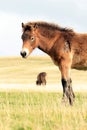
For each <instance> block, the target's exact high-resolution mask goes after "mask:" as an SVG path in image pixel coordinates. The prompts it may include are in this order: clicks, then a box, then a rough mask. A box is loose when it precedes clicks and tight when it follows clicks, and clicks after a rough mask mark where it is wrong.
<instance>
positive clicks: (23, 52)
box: [20, 48, 29, 58]
mask: <svg viewBox="0 0 87 130" xmlns="http://www.w3.org/2000/svg"><path fill="white" fill-rule="evenodd" d="M20 55H21V56H22V57H23V58H26V57H27V56H28V55H29V51H28V49H27V48H23V49H22V51H21V52H20Z"/></svg>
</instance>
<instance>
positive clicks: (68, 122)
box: [0, 91, 87, 130]
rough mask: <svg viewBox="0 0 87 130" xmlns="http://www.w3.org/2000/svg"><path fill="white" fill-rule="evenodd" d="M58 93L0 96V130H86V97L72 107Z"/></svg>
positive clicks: (78, 98)
mask: <svg viewBox="0 0 87 130" xmlns="http://www.w3.org/2000/svg"><path fill="white" fill-rule="evenodd" d="M61 96H62V95H61V93H52V92H51V93H49V92H21V91H14V92H0V130H66V129H67V130H87V93H76V96H77V99H76V102H75V104H74V106H73V107H70V106H69V105H67V106H65V105H64V104H62V103H61Z"/></svg>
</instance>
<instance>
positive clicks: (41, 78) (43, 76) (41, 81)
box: [36, 72, 47, 85]
mask: <svg viewBox="0 0 87 130" xmlns="http://www.w3.org/2000/svg"><path fill="white" fill-rule="evenodd" d="M46 76H47V73H46V72H41V73H39V74H38V75H37V80H36V85H46Z"/></svg>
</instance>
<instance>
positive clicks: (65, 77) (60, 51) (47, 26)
mask: <svg viewBox="0 0 87 130" xmlns="http://www.w3.org/2000/svg"><path fill="white" fill-rule="evenodd" d="M22 29H23V34H22V40H23V46H22V51H21V56H22V57H23V58H26V57H27V56H28V55H29V54H30V53H31V52H32V51H33V50H34V49H35V48H36V47H38V48H39V49H41V50H42V51H44V52H45V53H47V54H48V55H49V56H50V57H51V58H52V60H53V62H54V63H55V64H56V65H57V66H58V67H59V69H60V72H61V82H62V86H63V101H65V99H68V101H69V103H70V105H73V101H74V98H75V95H74V92H73V90H72V80H71V77H70V70H71V68H75V69H80V70H81V69H83V70H86V69H87V34H79V33H76V32H74V31H73V30H72V29H67V28H62V27H60V26H58V25H55V24H51V23H47V22H29V23H26V24H23V23H22Z"/></svg>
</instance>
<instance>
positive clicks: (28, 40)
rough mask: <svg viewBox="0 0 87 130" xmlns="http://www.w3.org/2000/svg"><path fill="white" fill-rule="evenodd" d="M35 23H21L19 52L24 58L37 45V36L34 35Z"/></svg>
mask: <svg viewBox="0 0 87 130" xmlns="http://www.w3.org/2000/svg"><path fill="white" fill-rule="evenodd" d="M36 28H37V27H36V25H35V24H32V23H27V24H24V23H22V30H23V33H22V36H21V38H22V41H23V45H22V50H21V52H20V54H21V56H22V57H23V58H26V57H27V56H28V55H29V54H30V53H31V52H32V51H33V50H34V49H35V48H36V47H38V42H39V41H38V37H36Z"/></svg>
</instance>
